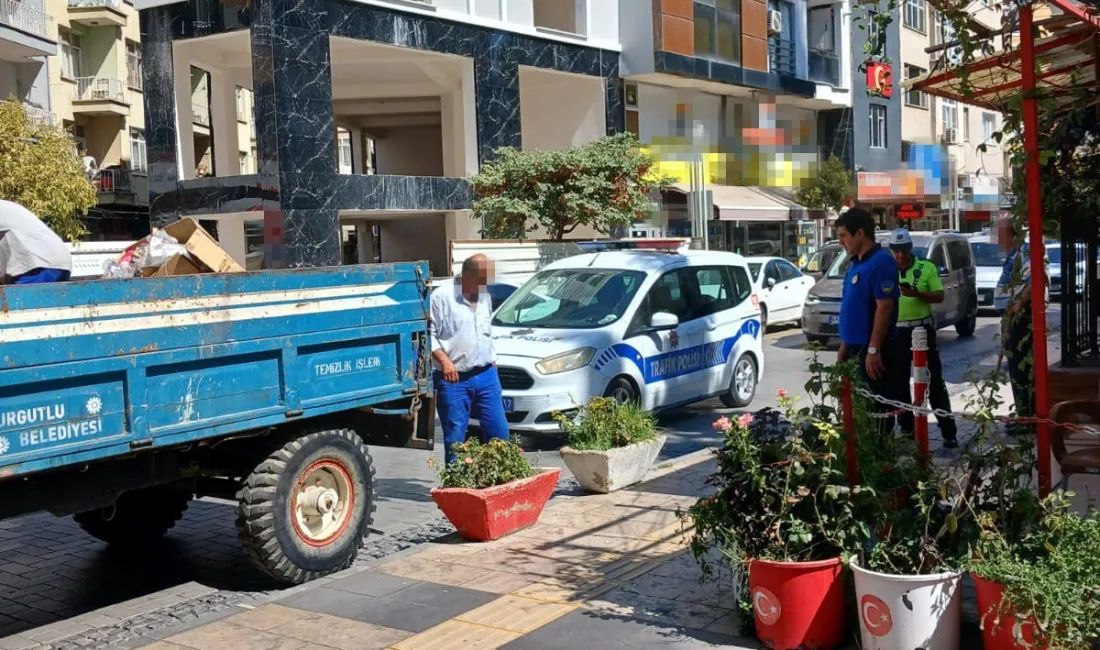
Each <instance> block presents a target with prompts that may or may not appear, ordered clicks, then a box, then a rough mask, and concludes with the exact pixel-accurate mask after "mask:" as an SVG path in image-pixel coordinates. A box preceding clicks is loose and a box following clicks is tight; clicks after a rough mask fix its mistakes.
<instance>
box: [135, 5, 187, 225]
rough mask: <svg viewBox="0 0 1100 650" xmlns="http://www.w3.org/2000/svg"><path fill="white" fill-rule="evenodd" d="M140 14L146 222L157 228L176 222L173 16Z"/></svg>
mask: <svg viewBox="0 0 1100 650" xmlns="http://www.w3.org/2000/svg"><path fill="white" fill-rule="evenodd" d="M140 13H141V42H142V53H143V56H144V62H143V65H144V72H143V85H144V89H145V92H144V97H145V147H146V152H147V157H148V164H149V172H148V173H149V176H148V178H149V222H150V224H151V225H152V226H153V227H160V226H163V225H165V224H168V223H170V222H172V221H175V218H176V190H177V189H178V188H177V184H178V182H179V161H178V160H177V152H176V101H175V88H174V83H175V82H174V80H173V72H172V65H173V64H172V13H171V7H156V8H153V9H147V10H145V11H142V12H140Z"/></svg>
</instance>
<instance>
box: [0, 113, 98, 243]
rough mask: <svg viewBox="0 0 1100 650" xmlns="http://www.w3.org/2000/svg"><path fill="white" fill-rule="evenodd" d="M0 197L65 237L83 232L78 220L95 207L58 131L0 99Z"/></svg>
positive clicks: (93, 197) (69, 144) (69, 147)
mask: <svg viewBox="0 0 1100 650" xmlns="http://www.w3.org/2000/svg"><path fill="white" fill-rule="evenodd" d="M0 199H6V200H8V201H12V202H15V203H18V204H20V205H22V206H23V207H25V208H27V209H28V210H30V211H31V212H33V213H35V214H36V215H38V217H39V218H40V219H42V221H44V222H45V223H46V225H48V226H49V227H50V228H52V229H53V231H54V232H56V233H57V234H58V235H59V236H61V237H62V238H63V239H67V240H69V241H74V240H76V239H77V238H78V237H80V236H81V235H83V234H84V233H85V232H86V231H85V230H84V225H83V224H82V223H81V222H80V217H81V216H82V215H84V214H87V213H88V210H89V209H91V208H92V207H93V206H94V205H95V203H96V191H95V188H94V187H93V186H92V184H91V183H90V182H88V177H87V176H86V175H85V174H84V167H83V165H82V164H81V162H80V159H79V158H78V157H77V153H76V151H75V149H74V148H73V141H72V140H70V139H69V138H68V136H66V135H65V132H64V131H62V130H61V129H60V128H58V127H55V126H48V125H42V126H38V125H34V124H32V123H31V122H30V120H28V119H27V115H26V113H25V112H24V110H23V106H22V104H20V103H19V102H18V101H17V100H15V99H14V98H13V99H11V100H9V101H0Z"/></svg>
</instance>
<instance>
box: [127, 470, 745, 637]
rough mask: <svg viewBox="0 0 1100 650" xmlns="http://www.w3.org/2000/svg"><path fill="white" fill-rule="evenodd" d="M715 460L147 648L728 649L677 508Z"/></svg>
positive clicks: (437, 547)
mask: <svg viewBox="0 0 1100 650" xmlns="http://www.w3.org/2000/svg"><path fill="white" fill-rule="evenodd" d="M713 469H714V463H713V457H712V456H711V455H710V454H709V453H708V452H705V451H704V452H701V453H695V454H690V455H689V456H686V457H684V458H682V459H680V460H678V461H674V462H671V463H666V464H664V465H663V466H661V467H659V468H657V469H656V470H655V471H654V472H653V473H651V475H650V480H649V481H648V482H646V483H644V484H643V485H641V486H638V487H636V488H634V489H630V490H626V491H623V492H618V493H615V494H610V495H585V496H576V497H566V498H559V499H557V500H556V501H555V502H554V503H552V504H550V506H549V507H548V508H547V509H546V511H545V512H544V513H543V515H542V517H541V519H540V521H539V523H538V525H536V526H533V527H531V528H528V529H526V530H523V531H519V532H518V533H516V534H514V535H511V536H509V537H506V538H504V539H502V540H498V541H496V542H490V543H470V542H463V541H461V540H458V539H455V538H451V539H447V540H444V541H442V542H439V543H433V544H427V545H422V546H421V547H419V550H417V551H416V552H413V553H410V554H406V555H403V556H400V557H397V558H394V559H390V560H388V561H386V562H385V563H384V564H380V565H377V566H373V567H369V568H367V569H366V570H360V571H358V572H356V571H349V572H345V573H344V574H341V575H338V576H334V577H332V578H327V579H324V580H321V581H318V582H316V583H313V584H311V585H307V586H306V587H304V588H302V589H300V590H297V591H296V593H293V594H290V595H287V596H283V597H281V598H279V599H277V600H274V601H272V602H268V603H265V604H259V605H258V606H256V607H254V608H250V609H247V610H244V609H240V608H238V609H237V611H238V612H239V613H235V614H232V615H230V616H227V617H224V618H221V619H220V620H217V621H214V622H209V623H206V624H204V625H202V626H199V627H193V628H192V629H188V630H183V631H179V630H176V631H172V632H170V633H168V634H164V635H158V636H159V637H160V640H155V641H154V640H152V639H149V643H148V644H147V645H144V646H135V647H143V648H144V649H145V650H221V649H226V648H233V649H234V650H276V649H277V650H381V649H387V648H388V649H391V650H444V649H451V648H453V649H456V650H458V649H461V650H483V649H489V648H504V649H507V650H534V649H546V650H550V649H556V648H562V649H564V648H569V649H575V648H618V647H622V648H628V647H629V648H649V647H658V646H659V647H661V648H685V649H690V648H703V647H707V648H714V647H718V648H732V649H742V650H745V649H748V648H758V647H759V646H758V645H757V644H756V643H755V642H754V641H751V640H746V639H742V638H739V637H738V636H737V635H736V626H735V621H734V616H733V612H732V610H731V609H730V608H731V607H732V606H733V597H732V594H731V593H730V588H731V585H732V583H731V581H730V579H729V576H728V575H727V576H724V577H723V579H721V580H719V581H715V582H710V583H706V584H700V582H699V581H698V576H699V569H698V567H697V565H696V564H695V561H694V560H693V559H692V558H691V556H690V555H689V554H688V553H687V549H686V542H687V540H686V537H685V534H684V531H683V529H682V526H681V523H680V521H679V518H678V516H677V510H678V509H679V508H683V507H686V506H688V505H690V504H691V503H693V502H694V501H695V499H696V498H698V496H699V495H701V494H703V493H704V492H705V486H704V479H705V478H706V476H707V475H708V474H710V473H711V472H712V471H713Z"/></svg>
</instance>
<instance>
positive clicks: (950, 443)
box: [943, 440, 959, 449]
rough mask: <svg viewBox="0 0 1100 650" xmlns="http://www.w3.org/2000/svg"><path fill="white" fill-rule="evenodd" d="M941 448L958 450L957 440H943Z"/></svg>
mask: <svg viewBox="0 0 1100 650" xmlns="http://www.w3.org/2000/svg"><path fill="white" fill-rule="evenodd" d="M943 448H944V449H958V448H959V441H958V440H944V441H943Z"/></svg>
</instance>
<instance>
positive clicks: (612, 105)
mask: <svg viewBox="0 0 1100 650" xmlns="http://www.w3.org/2000/svg"><path fill="white" fill-rule="evenodd" d="M600 74H601V75H602V76H603V85H604V110H605V111H606V113H607V135H615V134H616V133H622V132H623V131H625V130H626V112H625V110H626V109H625V107H624V106H623V89H622V84H621V83H620V81H619V53H618V52H606V51H604V52H601V53H600Z"/></svg>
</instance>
